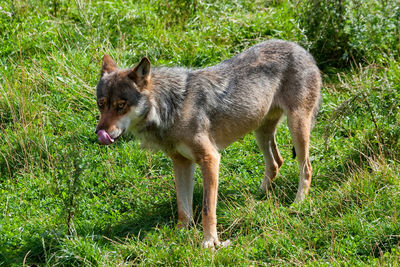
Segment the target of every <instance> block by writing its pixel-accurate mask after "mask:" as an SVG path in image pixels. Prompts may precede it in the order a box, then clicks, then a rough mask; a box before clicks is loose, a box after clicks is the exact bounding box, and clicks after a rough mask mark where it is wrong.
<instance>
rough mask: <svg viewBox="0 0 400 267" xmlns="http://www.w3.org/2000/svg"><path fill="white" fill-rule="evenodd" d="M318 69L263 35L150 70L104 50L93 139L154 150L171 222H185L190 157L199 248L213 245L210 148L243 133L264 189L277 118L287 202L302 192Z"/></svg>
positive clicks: (214, 157)
mask: <svg viewBox="0 0 400 267" xmlns="http://www.w3.org/2000/svg"><path fill="white" fill-rule="evenodd" d="M321 85H322V82H321V75H320V71H319V69H318V67H317V65H316V63H315V61H314V59H313V57H312V56H311V55H310V54H309V53H308V52H307V51H306V50H305V49H303V48H302V47H300V46H299V45H297V44H295V43H292V42H287V41H282V40H269V41H265V42H262V43H260V44H257V45H255V46H253V47H251V48H249V49H247V50H245V51H243V52H242V53H240V54H238V55H236V56H234V57H232V58H230V59H227V60H225V61H222V62H221V63H219V64H217V65H215V66H211V67H207V68H203V69H195V70H192V69H186V68H178V67H176V68H175V67H152V66H151V63H150V61H149V59H148V58H147V57H144V58H142V60H141V61H140V63H139V64H138V65H137V66H136V67H134V68H128V69H119V68H118V67H117V65H116V63H115V62H114V61H113V60H112V59H111V57H110V56H108V55H104V57H103V63H102V68H101V78H100V80H99V82H98V84H97V105H98V108H99V110H100V119H99V122H98V125H97V127H96V133H97V135H98V139H99V141H100V143H101V144H103V145H109V144H112V143H114V142H115V141H116V140H117V139H118V138H119V137H120V136H121V135H122V134H124V133H133V134H134V135H135V136H136V137H138V138H139V139H140V140H141V142H142V145H144V146H145V147H148V148H151V149H156V150H162V151H164V152H165V153H166V154H167V155H168V156H169V157H170V158H171V159H172V163H173V168H174V174H175V187H176V194H177V205H178V227H186V226H188V225H189V224H190V223H191V222H192V220H193V211H192V199H193V184H194V170H195V164H198V165H199V166H200V168H201V173H202V176H203V202H202V224H203V232H204V241H203V243H202V245H203V247H215V246H219V245H220V244H221V242H220V241H219V239H218V235H217V228H216V226H217V218H216V205H217V192H218V172H219V162H220V154H219V152H218V151H219V150H221V149H223V148H225V147H227V146H228V145H229V144H231V143H232V142H234V141H235V140H237V139H239V138H241V137H243V136H244V135H245V134H247V133H249V132H250V131H253V130H254V131H255V137H256V140H257V144H258V146H259V148H260V150H261V151H262V153H263V155H264V159H265V175H264V179H263V181H262V183H261V189H262V190H264V191H265V192H266V193H268V190H269V188H270V186H271V181H272V180H273V179H274V178H275V177H276V175H277V173H278V170H279V168H280V167H281V166H282V163H283V159H282V157H281V155H280V153H279V150H278V148H277V144H276V141H275V132H276V127H277V124H278V123H279V122H280V120H281V118H282V116H283V115H286V116H287V122H288V126H289V130H290V133H291V136H292V139H293V143H294V148H295V152H296V154H297V157H298V162H299V168H300V179H299V186H298V191H297V194H296V198H295V202H299V201H302V200H303V199H304V197H305V195H306V194H307V192H308V191H309V188H310V183H311V176H312V167H311V164H310V158H309V140H310V132H311V129H312V127H313V122H314V120H315V117H316V115H317V113H318V109H319V105H320V99H321V97H320V88H321Z"/></svg>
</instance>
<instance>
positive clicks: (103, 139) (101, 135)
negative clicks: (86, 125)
mask: <svg viewBox="0 0 400 267" xmlns="http://www.w3.org/2000/svg"><path fill="white" fill-rule="evenodd" d="M97 136H98V139H99V142H100V144H102V145H110V144H112V143H114V141H115V139H113V138H111V136H110V135H109V134H108V133H107V132H106V131H105V130H100V131H98V132H97Z"/></svg>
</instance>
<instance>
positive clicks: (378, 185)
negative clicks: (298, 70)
mask: <svg viewBox="0 0 400 267" xmlns="http://www.w3.org/2000/svg"><path fill="white" fill-rule="evenodd" d="M399 29H400V3H399V1H398V0H393V1H378V0H367V1H355V0H331V1H315V0H307V1H302V2H300V3H297V1H268V0H264V1H261V0H257V1H241V0H236V1H202V0H185V1H178V0H176V1H161V0H151V1H121V0H118V1H95V0H94V1H83V0H75V1H71V0H52V1H47V0H46V1H40V0H29V1H28V0H21V1H12V0H6V1H2V2H1V3H0V77H1V79H0V265H5V266H8V265H14V266H21V265H33V264H37V265H87V266H91V265H101V266H115V265H135V264H142V265H149V264H152V265H156V264H157V265H158V264H167V265H174V264H182V265H230V264H232V265H259V264H271V265H288V264H290V265H291V264H294V265H297V264H298V265H304V264H317V265H319V264H322V265H331V264H349V265H367V264H368V265H370V264H376V265H379V264H393V265H398V264H400V223H399V219H400V212H399V211H400V182H399V176H400V162H399V160H398V157H399V154H400V153H399V151H400V145H399V143H400V142H399V141H400V127H399V120H400V109H399V107H400V65H399V54H400V45H399V44H400V37H399V36H400V33H399V31H400V30H399ZM270 38H280V39H285V40H291V41H295V42H298V43H300V44H301V45H303V46H304V47H305V48H307V49H308V50H310V51H311V52H312V54H313V55H314V56H315V58H316V59H317V62H318V63H319V66H320V67H321V70H322V73H323V79H324V87H323V103H322V106H321V112H320V115H319V117H318V120H317V124H316V126H315V129H314V131H313V136H312V147H311V155H312V163H313V169H314V179H313V182H312V187H311V192H310V195H309V197H307V198H306V200H305V201H304V202H303V203H301V204H299V205H292V202H293V200H294V197H295V192H296V189H297V179H298V174H297V173H298V167H297V162H296V160H293V159H292V158H291V147H292V144H291V141H290V139H291V138H290V134H289V132H288V129H287V126H286V123H285V122H283V123H282V124H281V126H280V127H279V132H278V135H277V141H278V144H279V148H280V150H281V153H282V155H283V157H284V159H285V163H284V165H283V167H282V169H281V171H280V174H279V175H278V177H277V179H276V181H275V183H274V184H273V192H272V194H271V195H270V196H269V197H266V196H264V195H262V194H260V192H258V186H259V184H260V182H261V180H262V177H263V158H262V155H261V153H260V151H259V150H258V148H257V146H256V143H255V140H254V136H253V135H252V134H249V135H247V136H246V137H245V138H244V139H243V140H242V141H239V142H236V143H234V144H233V145H232V146H230V147H229V148H227V149H225V150H224V151H222V152H221V153H222V162H221V175H220V196H219V203H218V210H217V215H218V220H219V221H218V223H219V224H218V228H219V232H220V237H221V239H223V240H225V239H230V240H232V242H233V244H232V245H231V246H230V247H228V248H222V249H219V250H218V251H216V252H212V251H210V250H207V249H202V248H201V247H200V243H201V240H202V232H201V224H200V221H201V220H200V210H201V197H202V183H201V176H200V174H199V173H198V172H196V184H195V197H194V209H195V214H196V215H195V216H196V221H197V222H198V223H197V224H196V225H195V226H193V227H191V228H190V229H188V230H176V229H175V227H174V225H175V223H176V219H177V218H176V217H177V215H176V214H177V212H176V204H175V201H176V197H175V190H174V183H173V174H172V168H171V162H170V160H169V159H168V158H167V157H166V156H165V155H163V154H162V153H155V154H151V153H149V152H146V151H143V150H141V149H140V148H139V143H138V142H137V141H135V140H132V139H129V138H125V139H123V140H120V141H119V142H118V143H116V144H115V145H113V146H109V147H105V146H100V145H99V144H98V142H97V138H96V136H95V134H94V132H93V131H94V128H95V125H96V122H97V117H98V111H97V108H96V102H95V85H96V82H97V79H98V77H99V71H100V64H101V58H102V56H103V54H104V53H108V54H110V55H112V57H113V58H115V59H116V61H117V62H119V64H120V66H121V67H130V66H133V65H134V64H136V63H137V62H138V60H139V59H140V58H141V57H142V56H143V55H147V56H148V57H149V58H150V59H151V61H152V63H153V64H154V65H167V66H172V65H178V66H186V67H192V68H198V67H204V66H209V65H212V64H215V63H217V62H220V61H221V60H223V59H226V58H229V57H231V56H232V55H234V54H236V53H238V52H240V51H242V50H243V49H245V48H247V47H249V46H251V45H253V44H256V43H258V42H261V41H263V40H266V39H270Z"/></svg>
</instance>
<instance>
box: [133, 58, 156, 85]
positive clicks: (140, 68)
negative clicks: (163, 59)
mask: <svg viewBox="0 0 400 267" xmlns="http://www.w3.org/2000/svg"><path fill="white" fill-rule="evenodd" d="M150 68H151V63H150V60H149V59H148V58H147V57H144V58H142V60H141V61H140V63H139V64H138V65H137V66H136V67H135V68H134V69H132V71H131V72H130V73H129V74H128V76H129V78H131V79H132V80H133V81H135V82H136V83H143V82H144V83H146V82H147V81H148V79H149V77H150Z"/></svg>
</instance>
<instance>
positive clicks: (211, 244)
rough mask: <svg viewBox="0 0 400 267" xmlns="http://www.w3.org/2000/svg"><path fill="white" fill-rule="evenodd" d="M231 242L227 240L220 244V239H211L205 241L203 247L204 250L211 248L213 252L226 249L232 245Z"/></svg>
mask: <svg viewBox="0 0 400 267" xmlns="http://www.w3.org/2000/svg"><path fill="white" fill-rule="evenodd" d="M231 243H232V242H231V241H230V240H226V241H223V242H220V241H219V240H218V238H209V239H204V241H203V243H202V244H201V246H202V247H203V248H211V249H212V250H215V249H217V248H226V247H228V246H230V245H231Z"/></svg>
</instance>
